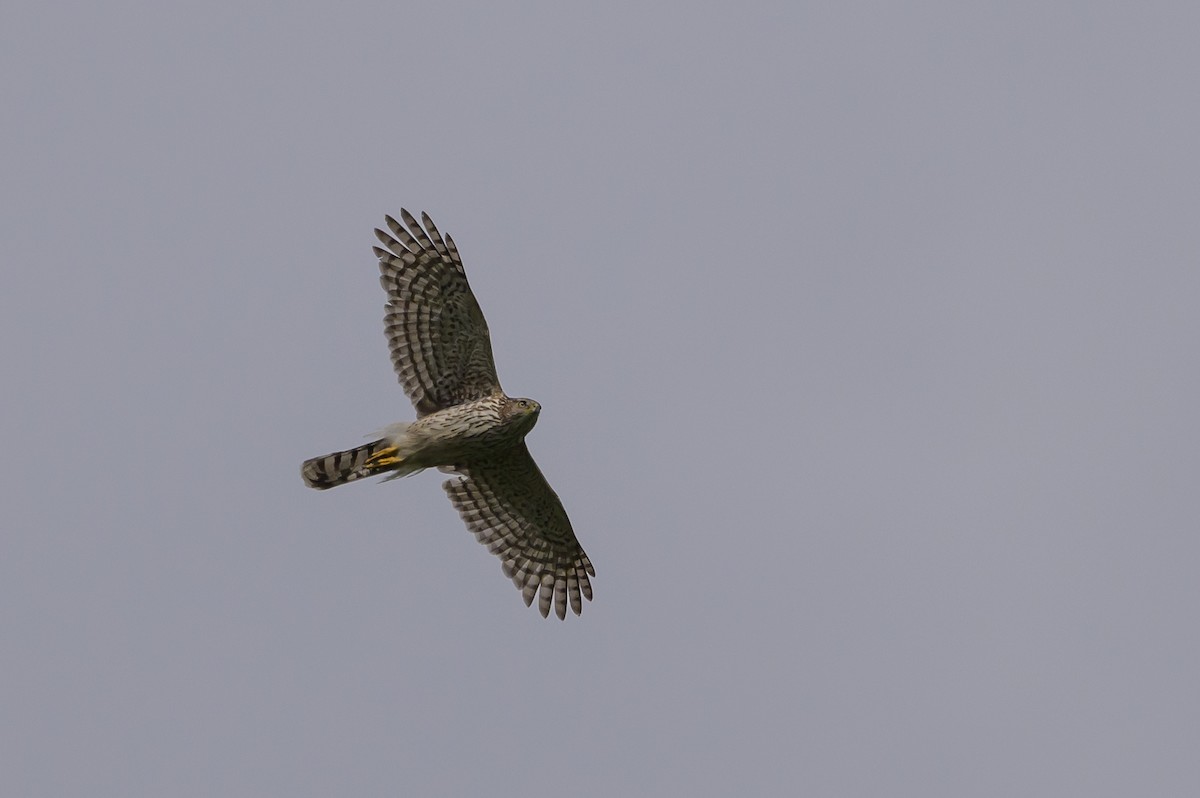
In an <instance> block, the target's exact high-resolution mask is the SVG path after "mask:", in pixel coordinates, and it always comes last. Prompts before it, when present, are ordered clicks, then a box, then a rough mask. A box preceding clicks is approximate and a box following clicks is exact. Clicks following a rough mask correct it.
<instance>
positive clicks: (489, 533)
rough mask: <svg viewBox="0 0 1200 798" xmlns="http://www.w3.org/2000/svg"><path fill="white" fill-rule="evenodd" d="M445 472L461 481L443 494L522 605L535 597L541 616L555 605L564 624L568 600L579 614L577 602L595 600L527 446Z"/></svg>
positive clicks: (583, 563)
mask: <svg viewBox="0 0 1200 798" xmlns="http://www.w3.org/2000/svg"><path fill="white" fill-rule="evenodd" d="M444 470H447V471H453V472H455V473H458V474H460V475H461V476H459V477H457V478H454V479H449V480H446V482H444V483H443V484H442V487H443V488H445V490H446V493H447V494H448V495H449V496H450V501H451V502H453V503H454V507H455V509H457V510H458V513H459V515H461V516H462V519H463V521H465V522H466V524H467V528H468V529H470V530H471V532H473V533H474V534H475V537H476V538H478V539H479V542H480V543H482V544H483V545H485V546H487V547H488V550H489V551H490V552H492V553H493V554H495V555H497V556H498V557H499V558H500V561H501V564H502V567H503V568H504V575H505V576H507V577H509V578H510V579H512V580H513V583H514V584H515V585H516V586H517V588H518V589H520V591H521V596H522V597H523V598H524V599H525V604H526V606H528V605H530V604H532V603H533V597H534V596H535V595H537V596H538V610H539V611H540V612H541V613H542V616H543V617H545V616H546V615H548V614H549V613H550V602H551V599H553V601H554V611H555V613H556V614H557V615H558V617H559V618H565V617H566V615H567V601H568V599H569V600H570V602H571V609H572V610H574V611H575V614H576V615H578V614H579V613H580V612H581V611H582V609H583V601H582V599H581V596H582V598H586V599H587V600H588V601H591V599H592V583H591V582H590V581H588V577H589V576H595V575H596V571H595V569H594V568H592V562H591V560H589V559H588V556H587V554H585V553H584V551H583V548H582V547H581V546H580V545H579V541H578V540H576V538H575V532H574V531H573V530H572V529H571V522H570V521H569V520H568V519H567V512H566V510H564V509H563V506H562V502H560V501H559V500H558V496H557V495H555V493H554V490H553V489H552V488H551V487H550V484H549V483H548V482H546V478H545V477H543V476H542V472H541V471H539V470H538V467H537V464H536V463H534V462H533V457H532V456H530V454H529V449H528V448H526V446H525V444H524V443H521V444H520V445H518V446H515V447H513V448H512V449H511V450H509V451H507V452H505V453H503V454H501V455H498V456H497V457H494V458H490V459H488V460H480V461H476V462H472V463H467V464H463V465H459V466H454V467H453V468H446V469H444ZM539 594H540V595H539Z"/></svg>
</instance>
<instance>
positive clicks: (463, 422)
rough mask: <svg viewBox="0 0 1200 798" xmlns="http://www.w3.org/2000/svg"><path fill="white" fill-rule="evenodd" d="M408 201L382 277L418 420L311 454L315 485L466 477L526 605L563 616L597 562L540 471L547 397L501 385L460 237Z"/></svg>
mask: <svg viewBox="0 0 1200 798" xmlns="http://www.w3.org/2000/svg"><path fill="white" fill-rule="evenodd" d="M421 218H422V221H423V222H424V228H426V229H427V230H428V232H426V229H423V228H422V226H421V224H419V223H418V222H417V220H416V219H415V218H414V217H413V216H412V215H411V214H410V213H408V211H404V210H401V219H403V220H404V224H403V225H402V224H400V223H399V222H397V221H396V220H395V219H393V218H391V217H390V216H389V217H387V224H388V229H389V230H390V231H391V235H389V234H388V233H386V232H384V231H382V230H376V231H375V234H376V236H377V237H378V238H379V240H380V242H381V243H382V244H383V245H384V248H382V249H381V248H379V247H376V248H375V254H376V256H377V257H378V258H379V268H380V273H381V276H380V281H381V282H382V284H383V287H384V290H385V291H386V292H387V295H388V303H387V309H386V313H385V316H384V325H385V328H386V332H387V337H388V343H389V346H390V348H391V351H392V363H393V365H394V366H395V368H396V373H397V375H398V376H399V378H400V383H401V385H402V386H403V387H404V390H405V393H407V394H408V396H409V398H410V399H411V400H412V403H413V406H414V407H415V408H416V410H417V419H416V420H415V421H411V422H399V423H396V424H392V425H391V426H389V427H388V428H387V429H385V430H383V431H382V433H381V435H382V437H381V438H380V439H379V440H376V441H372V442H371V443H368V444H366V445H364V446H359V447H357V448H354V449H348V450H345V451H341V452H334V453H332V454H327V455H324V456H322V457H314V458H312V459H311V460H306V461H305V462H304V464H303V465H302V466H301V469H300V474H301V477H302V478H303V479H304V482H305V484H306V485H308V486H309V487H312V488H318V489H326V488H332V487H336V486H337V485H341V484H344V483H346V482H352V481H354V480H356V479H361V478H362V477H366V476H372V475H375V474H386V475H387V476H388V478H389V479H391V478H395V477H399V476H405V475H408V474H412V473H415V472H417V471H420V470H423V469H426V468H439V469H441V470H442V471H446V472H449V473H452V474H455V475H456V477H454V478H452V479H449V480H447V481H446V482H445V483H444V484H443V486H442V487H443V488H444V489H445V491H446V493H447V495H448V496H449V497H450V501H451V502H452V503H453V504H454V506H455V508H457V509H458V511H459V514H460V515H461V516H462V519H463V521H464V522H465V523H466V524H467V527H468V529H470V530H471V531H472V532H473V533H474V534H475V536H476V538H478V539H479V541H480V542H481V543H483V544H485V545H486V546H487V547H488V550H489V551H491V552H492V553H493V554H496V555H497V556H499V557H500V559H501V563H502V566H503V569H504V573H505V575H506V576H508V577H510V578H511V579H512V580H513V582H514V583H515V584H516V585H517V587H518V588H519V589H520V590H521V594H522V596H523V597H524V599H525V603H526V604H531V603H532V602H533V599H534V597H535V596H536V597H538V609H539V610H540V611H541V613H542V615H547V614H549V611H550V607H551V604H552V603H553V605H554V609H555V613H556V614H557V615H558V617H559V618H563V617H565V616H566V609H567V604H568V602H569V603H570V606H571V609H572V610H574V611H575V613H576V614H579V612H580V611H581V609H582V598H587V599H589V600H590V599H591V597H592V588H591V582H590V580H589V576H594V575H595V570H594V569H593V568H592V564H591V561H590V560H589V559H588V557H587V555H586V554H585V553H584V551H583V549H582V548H581V547H580V545H579V541H578V540H576V538H575V533H574V531H573V530H572V529H571V522H570V521H569V520H568V519H567V514H566V512H565V511H564V510H563V507H562V503H561V502H560V501H559V500H558V496H557V495H555V493H554V491H553V490H552V489H551V488H550V485H549V484H548V483H547V482H546V480H545V478H544V477H543V476H542V474H541V471H539V470H538V467H537V465H536V464H535V463H534V461H533V458H532V457H531V456H530V455H529V450H528V449H527V448H526V446H525V436H526V435H527V434H528V433H529V431H530V430H531V429H533V425H534V424H535V423H537V418H538V413H539V412H540V411H541V406H540V405H538V403H537V402H535V401H533V400H532V399H512V398H509V397H508V396H507V395H505V393H504V391H503V390H502V389H501V388H500V381H499V379H498V378H497V376H496V366H495V364H494V362H493V360H492V348H491V338H490V335H489V333H488V329H487V323H486V322H485V321H484V319H483V313H482V311H480V309H479V304H478V303H477V302H476V301H475V297H474V295H473V294H472V293H471V289H470V286H469V285H468V284H467V278H466V273H465V272H464V271H463V267H462V261H461V259H460V258H459V255H458V249H457V248H456V247H455V245H454V241H453V239H451V238H450V237H449V236H446V237H445V238H443V237H442V235H441V233H439V232H438V230H437V228H436V227H435V226H434V224H433V222H432V220H430V218H429V217H428V216H426V215H424V214H422V217H421Z"/></svg>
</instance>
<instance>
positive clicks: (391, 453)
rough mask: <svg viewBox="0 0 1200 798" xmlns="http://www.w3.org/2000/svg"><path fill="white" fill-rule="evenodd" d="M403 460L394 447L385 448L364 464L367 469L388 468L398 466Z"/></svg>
mask: <svg viewBox="0 0 1200 798" xmlns="http://www.w3.org/2000/svg"><path fill="white" fill-rule="evenodd" d="M403 461H404V458H403V457H401V456H400V453H399V449H397V448H396V447H395V446H387V447H385V448H383V449H380V450H379V451H377V452H375V453H374V454H373V455H371V456H370V457H368V458H367V462H366V463H365V464H364V465H366V466H367V468H388V467H390V466H394V465H400V463H402V462H403Z"/></svg>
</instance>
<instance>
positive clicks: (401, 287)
mask: <svg viewBox="0 0 1200 798" xmlns="http://www.w3.org/2000/svg"><path fill="white" fill-rule="evenodd" d="M386 218H387V227H388V229H389V230H391V234H390V235H389V234H388V233H386V232H384V231H383V230H379V229H376V230H375V235H376V237H378V238H379V241H380V243H382V244H383V248H382V249H381V248H379V247H375V248H374V249H375V254H376V255H377V256H378V257H379V271H380V278H379V281H380V282H381V283H382V284H383V290H384V291H386V292H387V297H388V300H387V305H386V312H385V314H384V327H385V330H386V332H387V339H388V346H389V347H390V348H391V350H392V365H393V366H395V368H396V374H397V375H398V376H399V378H400V385H401V386H403V388H404V392H405V393H406V394H408V398H409V399H411V400H412V403H413V406H414V407H416V409H417V413H418V414H419V415H427V414H429V413H432V412H434V411H435V410H441V409H443V408H446V407H450V406H452V405H458V404H462V403H463V402H469V401H471V400H472V399H480V398H482V397H484V396H488V395H489V394H492V393H495V392H497V391H499V390H500V380H499V378H498V377H497V376H496V364H495V362H494V361H493V360H492V342H491V339H490V337H489V336H488V328H487V322H485V321H484V320H483V311H481V310H480V309H479V303H478V302H476V301H475V295H474V294H472V293H471V286H470V285H468V284H467V275H466V272H465V271H464V270H463V265H462V260H461V259H460V258H459V256H458V249H457V248H456V247H455V246H454V239H452V238H451V237H450V236H446V237H445V238H442V234H441V233H439V232H438V229H437V228H436V227H435V226H434V224H433V221H432V220H431V219H430V218H429V216H428V215H427V214H424V213H422V214H421V221H422V222H424V224H425V229H422V227H421V225H420V224H419V223H418V222H417V220H416V219H415V218H414V217H413V215H412V214H411V213H409V212H408V211H406V210H403V209H402V210H401V211H400V218H401V219H403V220H404V224H400V223H399V222H397V221H396V220H395V219H393V218H392V217H391V216H388V217H386ZM426 230H428V232H426Z"/></svg>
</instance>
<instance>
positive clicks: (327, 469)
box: [300, 438, 401, 490]
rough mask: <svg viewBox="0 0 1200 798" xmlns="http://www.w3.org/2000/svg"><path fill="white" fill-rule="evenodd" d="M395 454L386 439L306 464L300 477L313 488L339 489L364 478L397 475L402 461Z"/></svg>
mask: <svg viewBox="0 0 1200 798" xmlns="http://www.w3.org/2000/svg"><path fill="white" fill-rule="evenodd" d="M395 454H396V449H395V447H394V446H392V444H391V441H390V440H389V439H387V438H383V439H381V440H377V441H373V442H371V443H368V444H367V445H366V446H359V447H357V448H355V449H347V450H346V451H344V452H334V453H332V454H326V455H322V456H321V457H314V458H312V459H311V460H305V461H304V465H302V466H300V476H301V478H303V480H304V484H305V485H308V486H309V487H310V488H316V489H317V490H325V489H326V488H336V487H337V486H338V485H344V484H345V483H347V482H353V481H354V480H356V479H362V478H363V477H369V476H372V475H374V474H383V473H386V472H388V471H396V470H397V469H398V468H399V467H400V463H401V461H400V459H399V458H397V457H396V456H395Z"/></svg>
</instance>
